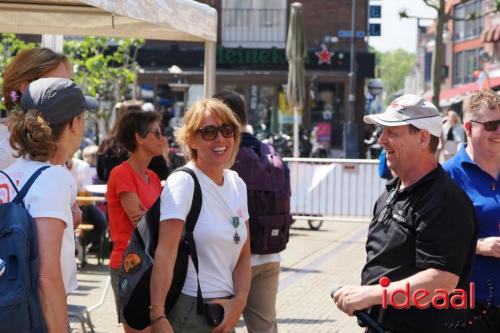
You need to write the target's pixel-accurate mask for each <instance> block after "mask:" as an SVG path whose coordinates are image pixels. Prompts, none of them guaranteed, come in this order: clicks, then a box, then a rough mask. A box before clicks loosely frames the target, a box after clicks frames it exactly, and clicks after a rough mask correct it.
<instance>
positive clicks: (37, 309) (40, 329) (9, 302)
mask: <svg viewBox="0 0 500 333" xmlns="http://www.w3.org/2000/svg"><path fill="white" fill-rule="evenodd" d="M48 167H49V166H44V167H41V168H40V169H38V170H37V171H36V172H35V173H34V174H33V175H32V176H31V177H30V178H29V180H28V181H27V182H26V184H25V185H24V186H23V188H22V189H21V190H20V191H18V190H17V187H16V185H15V184H14V182H13V181H12V179H11V178H10V177H9V176H8V175H7V174H6V173H5V172H3V171H0V172H1V173H2V174H4V175H5V176H6V177H7V179H8V180H9V181H10V182H11V183H12V185H13V186H14V189H15V190H16V192H17V195H16V197H15V198H14V200H12V201H11V202H7V203H2V204H0V333H27V332H30V333H45V332H46V329H45V322H44V319H43V314H42V309H41V306H40V298H39V295H38V247H37V239H36V228H35V221H34V219H33V218H32V217H31V215H30V214H29V213H28V211H27V210H26V207H25V206H24V202H23V199H24V197H25V196H26V193H28V190H29V189H30V187H31V185H33V183H34V182H35V180H36V178H37V177H38V176H39V175H40V174H41V173H42V171H43V170H45V169H46V168H48Z"/></svg>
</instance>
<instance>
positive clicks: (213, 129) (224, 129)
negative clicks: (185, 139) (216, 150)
mask: <svg viewBox="0 0 500 333" xmlns="http://www.w3.org/2000/svg"><path fill="white" fill-rule="evenodd" d="M234 131H235V129H234V126H233V125H231V124H223V125H221V126H219V127H217V126H214V125H208V126H205V127H202V128H199V129H198V130H196V132H199V133H200V134H201V138H202V139H203V140H205V141H212V140H215V138H216V137H217V133H218V132H220V134H222V136H223V137H225V138H231V137H234Z"/></svg>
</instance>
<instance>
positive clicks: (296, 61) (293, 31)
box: [286, 2, 306, 157]
mask: <svg viewBox="0 0 500 333" xmlns="http://www.w3.org/2000/svg"><path fill="white" fill-rule="evenodd" d="M305 57H306V43H305V38H304V20H303V15H302V4H301V3H300V2H294V3H293V4H292V5H291V10H290V22H289V25H288V36H287V40H286V58H287V59H288V84H287V97H288V104H289V106H290V107H292V108H293V157H299V110H300V111H302V109H303V106H304V98H305V90H306V89H305V85H306V83H305V72H304V59H305Z"/></svg>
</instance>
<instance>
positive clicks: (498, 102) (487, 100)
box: [464, 89, 500, 122]
mask: <svg viewBox="0 0 500 333" xmlns="http://www.w3.org/2000/svg"><path fill="white" fill-rule="evenodd" d="M484 107H486V109H488V110H495V109H496V108H498V107H500V95H499V94H498V93H496V92H495V91H493V90H489V89H483V90H480V91H478V92H477V93H474V94H473V95H471V96H470V97H468V98H467V99H466V100H465V102H464V122H468V121H471V120H475V119H477V117H478V116H479V112H480V111H481V109H483V108H484Z"/></svg>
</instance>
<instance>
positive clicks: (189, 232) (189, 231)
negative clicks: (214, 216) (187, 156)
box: [175, 167, 203, 315]
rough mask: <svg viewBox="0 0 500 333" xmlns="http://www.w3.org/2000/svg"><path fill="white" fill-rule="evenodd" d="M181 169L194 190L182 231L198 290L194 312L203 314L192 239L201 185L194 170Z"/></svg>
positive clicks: (200, 201)
mask: <svg viewBox="0 0 500 333" xmlns="http://www.w3.org/2000/svg"><path fill="white" fill-rule="evenodd" d="M177 171H183V172H186V173H188V174H189V175H190V176H191V177H192V178H193V180H194V192H193V201H192V203H191V209H190V210H189V213H188V216H187V218H186V231H185V233H184V244H185V246H186V248H187V250H188V253H189V255H191V260H192V261H193V265H194V268H195V270H196V280H197V282H198V292H197V296H196V298H197V300H196V313H198V314H200V315H201V314H203V295H202V293H201V287H200V278H199V275H200V274H199V268H198V254H197V252H196V244H195V241H194V234H193V233H194V227H195V226H196V222H197V221H198V217H199V216H200V211H201V204H202V196H201V187H200V182H199V181H198V177H196V174H195V173H194V171H193V170H192V169H190V168H187V167H181V168H178V169H177V170H175V172H177Z"/></svg>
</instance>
